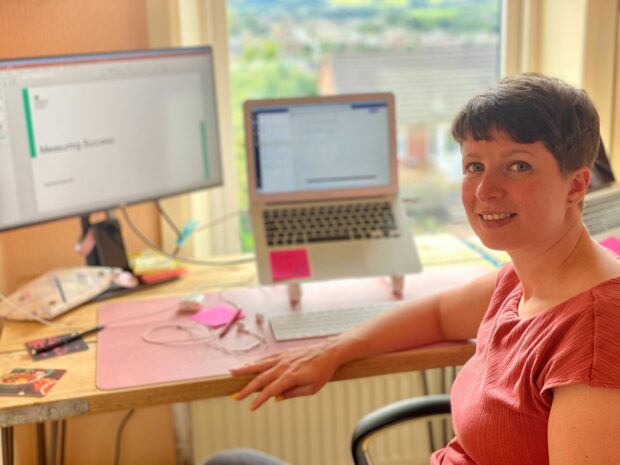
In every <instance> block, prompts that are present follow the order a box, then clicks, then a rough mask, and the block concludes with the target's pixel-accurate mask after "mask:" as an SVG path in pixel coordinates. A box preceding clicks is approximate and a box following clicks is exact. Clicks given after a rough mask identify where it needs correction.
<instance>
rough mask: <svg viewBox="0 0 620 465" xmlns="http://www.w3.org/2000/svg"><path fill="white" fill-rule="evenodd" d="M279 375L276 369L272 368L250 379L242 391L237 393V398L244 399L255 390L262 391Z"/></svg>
mask: <svg viewBox="0 0 620 465" xmlns="http://www.w3.org/2000/svg"><path fill="white" fill-rule="evenodd" d="M277 377H278V373H277V371H276V370H274V369H271V370H268V371H265V372H264V373H262V374H260V375H258V376H257V377H256V378H254V379H253V380H252V381H250V382H249V383H248V384H246V385H245V387H244V388H243V389H241V391H239V392H238V393H237V395H235V399H237V400H242V399H245V398H246V397H247V396H249V395H250V394H252V393H253V392H256V391H261V390H262V389H263V388H264V387H265V386H267V385H268V384H269V383H271V382H272V381H273V380H274V379H276V378H277Z"/></svg>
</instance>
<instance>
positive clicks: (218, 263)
mask: <svg viewBox="0 0 620 465" xmlns="http://www.w3.org/2000/svg"><path fill="white" fill-rule="evenodd" d="M120 210H121V213H122V214H123V217H124V218H125V221H126V222H127V226H129V229H131V230H132V232H133V233H134V234H135V235H136V236H138V238H140V240H141V241H142V242H144V243H145V244H146V245H148V246H149V247H150V248H152V249H153V250H156V251H157V252H159V253H161V254H162V255H164V256H165V257H168V258H171V259H173V260H178V261H181V262H185V263H190V264H193V265H203V266H222V265H238V264H241V263H250V262H253V261H254V255H252V256H250V257H246V258H237V259H233V260H221V261H216V260H212V261H211V260H197V259H193V258H185V257H179V256H175V255H172V254H170V253H168V252H166V251H165V250H163V249H162V248H160V247H159V246H158V245H157V244H155V243H154V242H153V241H151V240H150V239H149V238H148V237H146V236H145V235H144V234H142V232H141V231H140V230H139V229H138V227H137V226H136V225H135V224H134V222H133V221H132V220H131V218H130V217H129V214H128V213H127V209H126V208H125V206H124V205H121V206H120Z"/></svg>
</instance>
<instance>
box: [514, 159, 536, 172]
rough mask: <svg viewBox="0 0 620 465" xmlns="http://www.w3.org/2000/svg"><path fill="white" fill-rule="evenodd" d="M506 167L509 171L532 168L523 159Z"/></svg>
mask: <svg viewBox="0 0 620 465" xmlns="http://www.w3.org/2000/svg"><path fill="white" fill-rule="evenodd" d="M508 169H509V170H510V171H529V170H530V169H532V167H531V166H530V165H529V163H525V162H524V161H517V162H514V163H513V164H512V165H510V166H509V168H508Z"/></svg>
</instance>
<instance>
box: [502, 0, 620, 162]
mask: <svg viewBox="0 0 620 465" xmlns="http://www.w3.org/2000/svg"><path fill="white" fill-rule="evenodd" d="M504 4H505V12H506V13H507V14H508V15H510V17H509V18H508V21H507V24H508V25H509V26H510V27H509V28H508V29H509V30H508V31H507V34H506V41H505V47H504V48H505V50H506V51H508V53H509V56H508V57H507V58H506V60H505V61H506V65H505V66H504V70H505V74H513V73H518V72H523V71H537V72H541V73H544V74H548V75H551V76H556V77H559V78H561V79H564V80H565V81H567V82H569V83H571V84H573V85H575V86H578V87H581V88H583V89H585V90H586V91H587V92H588V94H589V95H590V97H591V98H592V100H593V101H594V103H595V105H596V107H597V109H598V111H599V114H600V116H601V135H602V137H603V141H604V142H605V145H606V147H607V148H608V150H609V151H610V152H611V154H612V156H613V155H617V152H618V149H619V148H620V147H617V146H618V144H619V143H620V141H618V140H617V139H618V137H617V136H616V137H615V135H616V133H618V129H617V127H616V126H617V124H616V123H615V120H616V117H615V114H614V113H615V112H616V111H617V110H616V107H617V105H615V101H616V100H617V97H615V95H616V90H615V86H616V81H617V71H616V67H617V50H618V48H617V44H616V42H617V37H618V34H617V28H618V7H619V4H620V2H619V0H504ZM613 163H614V168H615V170H616V172H620V156H614V159H613Z"/></svg>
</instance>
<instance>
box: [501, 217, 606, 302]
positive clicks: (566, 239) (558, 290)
mask: <svg viewBox="0 0 620 465" xmlns="http://www.w3.org/2000/svg"><path fill="white" fill-rule="evenodd" d="M600 252H601V251H600V247H598V246H597V245H596V244H595V243H594V242H593V241H592V239H591V238H590V236H589V235H588V232H587V231H586V229H585V227H584V226H583V224H582V223H581V221H576V222H573V223H572V224H571V225H569V226H568V227H567V228H566V229H565V231H564V232H563V234H562V235H561V236H560V237H559V238H558V239H557V240H556V241H555V242H552V243H549V244H546V245H543V246H541V248H540V249H538V250H533V251H532V250H524V251H521V250H517V251H510V252H509V254H510V256H511V258H512V262H513V265H514V267H515V271H516V273H517V275H518V276H519V279H520V281H521V283H522V285H523V300H524V301H528V300H529V299H535V300H543V301H544V300H548V299H551V300H553V297H554V296H557V295H558V294H562V293H565V292H567V291H569V292H570V288H567V287H566V286H565V284H566V283H567V282H568V283H574V282H579V281H580V280H581V278H582V277H583V275H584V269H587V270H588V273H587V274H588V275H590V276H592V275H593V274H596V268H597V264H598V263H599V262H600V261H601V260H600V259H601V256H600ZM573 288H574V287H573Z"/></svg>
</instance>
